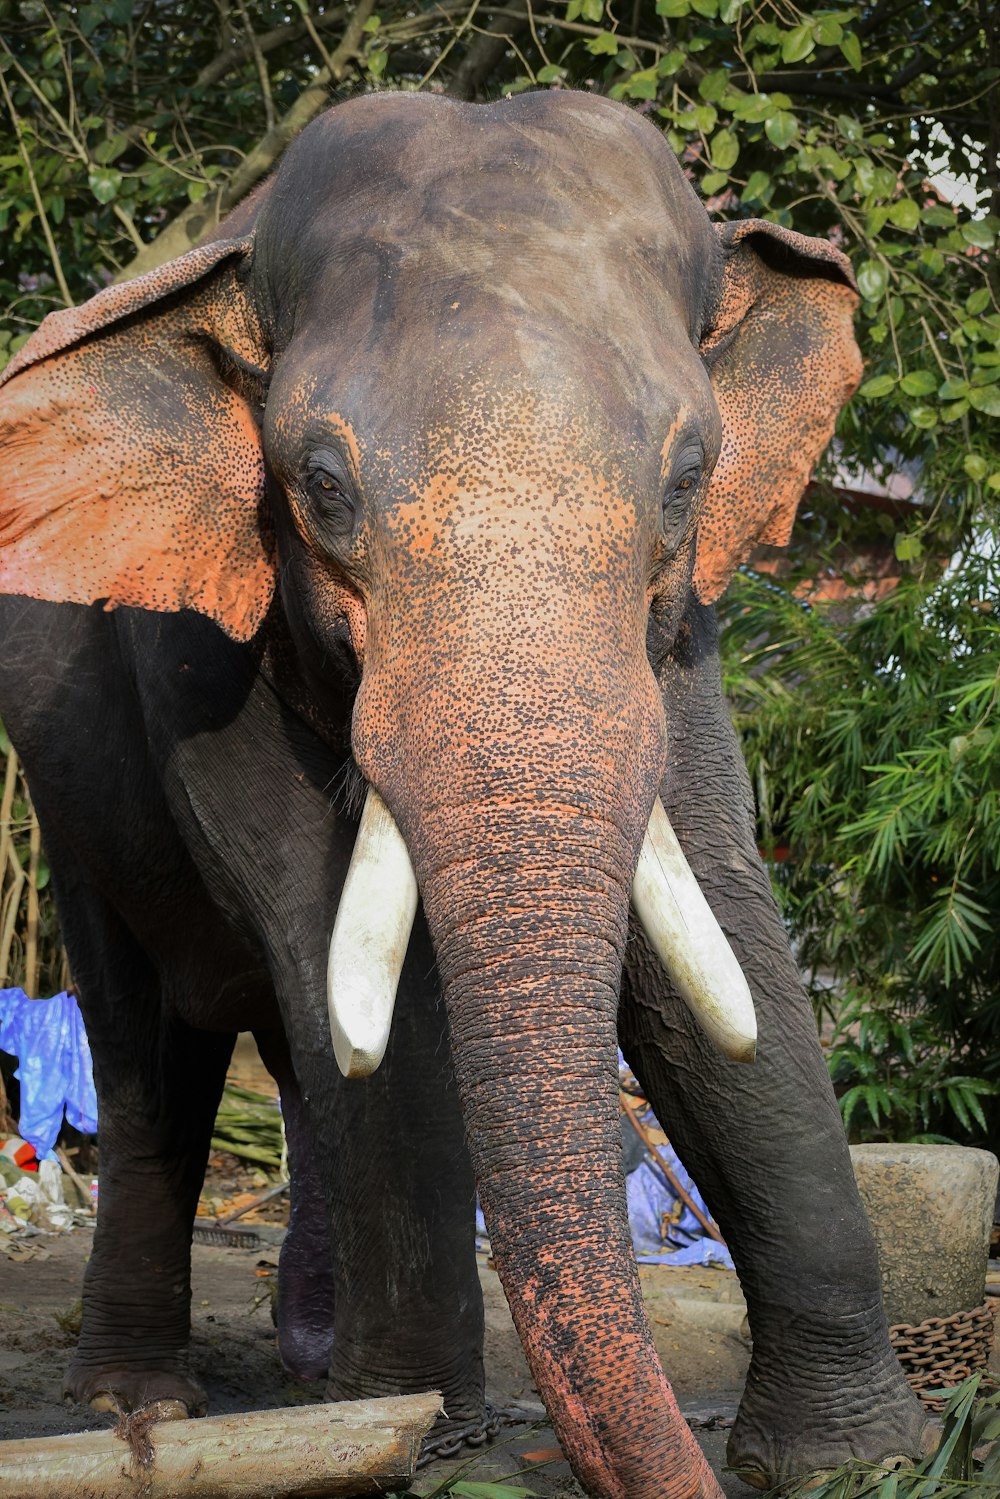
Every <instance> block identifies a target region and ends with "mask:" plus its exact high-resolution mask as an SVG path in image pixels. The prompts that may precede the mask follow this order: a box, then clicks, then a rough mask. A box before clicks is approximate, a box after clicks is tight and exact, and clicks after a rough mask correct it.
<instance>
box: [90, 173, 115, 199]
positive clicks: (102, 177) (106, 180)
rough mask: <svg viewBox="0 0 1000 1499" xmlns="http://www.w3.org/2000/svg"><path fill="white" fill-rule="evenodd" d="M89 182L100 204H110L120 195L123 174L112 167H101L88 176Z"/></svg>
mask: <svg viewBox="0 0 1000 1499" xmlns="http://www.w3.org/2000/svg"><path fill="white" fill-rule="evenodd" d="M87 181H88V182H89V183H90V191H91V192H92V193H93V195H94V197H95V198H96V199H97V201H98V203H110V202H111V200H112V199H113V198H115V197H117V195H118V189H119V188H120V187H121V185H122V174H121V172H116V171H114V169H113V168H111V167H99V168H95V169H93V170H91V171H90V172H89V173H88V174H87Z"/></svg>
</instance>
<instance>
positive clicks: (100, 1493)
mask: <svg viewBox="0 0 1000 1499" xmlns="http://www.w3.org/2000/svg"><path fill="white" fill-rule="evenodd" d="M440 1410H441V1396H440V1395H438V1394H431V1395H401V1396H397V1397H393V1398H392V1399H388V1400H350V1401H343V1402H341V1403H339V1404H335V1405H306V1406H297V1407H295V1408H294V1409H290V1410H288V1409H285V1410H273V1411H249V1412H247V1413H246V1414H245V1415H239V1416H215V1417H209V1418H207V1419H205V1420H201V1421H162V1422H159V1423H156V1424H150V1423H147V1422H146V1421H145V1420H144V1416H143V1413H142V1412H138V1413H137V1414H136V1415H134V1416H131V1417H127V1418H126V1420H125V1422H124V1423H121V1424H120V1425H119V1427H118V1429H117V1430H116V1431H96V1432H83V1433H80V1434H78V1435H74V1436H61V1437H40V1438H37V1439H34V1440H31V1441H22V1442H0V1499H180V1496H181V1495H183V1496H184V1499H306V1496H308V1499H336V1496H338V1495H347V1494H358V1495H361V1494H384V1493H385V1492H386V1491H387V1490H391V1489H399V1490H402V1489H406V1488H407V1487H408V1486H409V1483H410V1480H411V1478H412V1477H413V1467H414V1464H415V1462H416V1459H417V1454H418V1452H419V1450H420V1442H421V1439H422V1438H423V1437H424V1436H425V1435H426V1434H427V1432H428V1431H429V1430H430V1428H431V1426H432V1425H433V1424H434V1419H435V1417H436V1416H437V1415H438V1413H439V1412H440ZM119 1432H122V1435H119Z"/></svg>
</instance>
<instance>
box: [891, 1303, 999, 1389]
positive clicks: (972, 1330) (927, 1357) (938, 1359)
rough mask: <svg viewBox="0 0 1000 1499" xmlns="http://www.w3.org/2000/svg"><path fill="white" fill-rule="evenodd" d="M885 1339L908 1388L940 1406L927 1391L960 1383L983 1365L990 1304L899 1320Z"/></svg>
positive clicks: (990, 1319)
mask: <svg viewBox="0 0 1000 1499" xmlns="http://www.w3.org/2000/svg"><path fill="white" fill-rule="evenodd" d="M889 1341H890V1342H891V1343H892V1346H893V1350H894V1352H895V1354H896V1357H897V1358H898V1359H899V1362H900V1363H901V1364H902V1366H903V1372H904V1374H905V1375H906V1378H907V1380H908V1382H909V1384H910V1388H911V1389H912V1390H914V1391H915V1393H916V1394H917V1395H919V1396H920V1399H921V1400H922V1401H923V1402H924V1404H925V1405H926V1406H927V1407H928V1408H929V1409H930V1410H935V1411H940V1410H943V1409H944V1400H943V1399H941V1398H938V1399H932V1398H931V1397H930V1396H929V1395H928V1393H927V1392H928V1391H929V1390H939V1389H941V1388H942V1386H947V1385H957V1384H961V1382H962V1380H963V1379H968V1377H969V1375H970V1374H975V1373H976V1371H977V1370H980V1369H985V1368H986V1366H987V1364H988V1362H989V1357H990V1350H991V1348H992V1347H993V1306H992V1304H991V1303H990V1302H989V1301H984V1302H983V1304H982V1306H976V1307H973V1308H972V1310H971V1311H967V1312H954V1313H953V1314H952V1315H951V1316H950V1317H928V1318H927V1320H926V1322H917V1323H910V1322H899V1323H897V1324H896V1325H895V1326H894V1327H890V1328H889Z"/></svg>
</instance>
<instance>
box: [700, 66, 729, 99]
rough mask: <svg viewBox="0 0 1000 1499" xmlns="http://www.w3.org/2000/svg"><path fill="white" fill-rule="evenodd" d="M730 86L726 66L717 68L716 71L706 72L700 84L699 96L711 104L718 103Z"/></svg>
mask: <svg viewBox="0 0 1000 1499" xmlns="http://www.w3.org/2000/svg"><path fill="white" fill-rule="evenodd" d="M728 86H729V74H728V73H727V72H726V70H725V68H717V69H716V70H715V72H714V73H706V74H705V76H704V78H703V79H702V80H701V82H700V83H699V84H698V96H699V98H702V99H704V100H706V101H707V103H709V104H718V102H719V100H720V99H721V98H722V96H723V94H724V93H725V92H726V89H727V88H728Z"/></svg>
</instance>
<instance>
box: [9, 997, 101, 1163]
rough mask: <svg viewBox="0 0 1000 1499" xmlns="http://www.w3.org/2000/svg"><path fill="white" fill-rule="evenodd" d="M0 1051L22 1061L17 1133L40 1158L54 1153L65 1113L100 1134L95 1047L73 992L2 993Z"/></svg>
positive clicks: (88, 1131)
mask: <svg viewBox="0 0 1000 1499" xmlns="http://www.w3.org/2000/svg"><path fill="white" fill-rule="evenodd" d="M0 1050H3V1051H6V1052H9V1053H10V1054H11V1056H15V1057H17V1058H18V1061H19V1066H18V1069H17V1071H16V1072H15V1073H14V1076H15V1077H16V1078H17V1080H18V1082H19V1083H20V1084H21V1118H20V1121H19V1124H18V1129H19V1130H20V1132H21V1137H22V1139H25V1140H28V1141H30V1143H31V1144H32V1145H33V1146H34V1147H35V1151H36V1153H37V1154H38V1157H39V1159H42V1158H43V1157H45V1156H48V1155H50V1154H51V1152H52V1147H53V1146H54V1145H55V1143H56V1137H57V1135H58V1134H59V1130H60V1129H61V1127H62V1122H63V1114H64V1113H65V1115H66V1118H67V1120H68V1121H69V1123H70V1124H71V1125H72V1126H73V1128H74V1129H78V1130H80V1131H81V1132H82V1133H83V1134H94V1133H95V1131H96V1130H97V1094H96V1093H95V1092H94V1069H93V1065H92V1063H91V1060H90V1044H89V1042H88V1041H87V1032H86V1031H85V1030H84V1026H83V1017H82V1015H81V1014H80V1010H79V1006H78V1005H77V1002H76V999H75V997H74V996H73V995H72V994H66V993H65V992H64V993H62V994H54V995H53V996H52V998H51V999H29V998H28V996H27V995H26V994H25V993H24V990H23V989H0Z"/></svg>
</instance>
